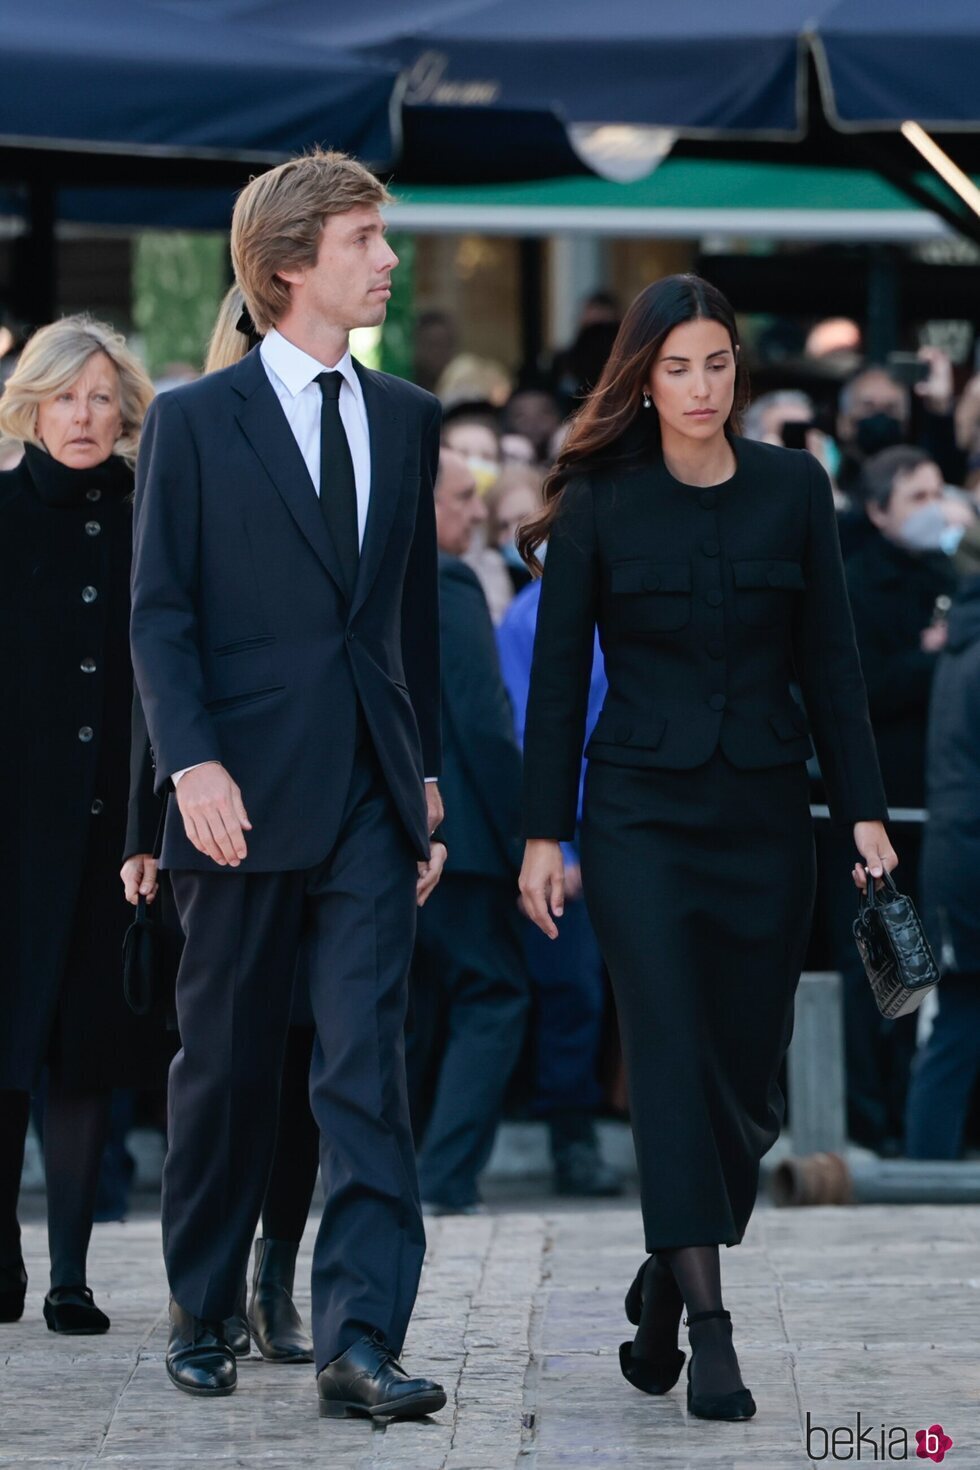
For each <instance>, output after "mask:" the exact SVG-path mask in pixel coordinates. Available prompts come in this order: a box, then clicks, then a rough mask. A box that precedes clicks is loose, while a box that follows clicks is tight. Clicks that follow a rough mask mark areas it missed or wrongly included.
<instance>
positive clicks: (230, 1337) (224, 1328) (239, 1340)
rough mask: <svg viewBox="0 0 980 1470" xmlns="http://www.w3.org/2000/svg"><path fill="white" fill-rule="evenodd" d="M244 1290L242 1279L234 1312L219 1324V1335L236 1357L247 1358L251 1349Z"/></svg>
mask: <svg viewBox="0 0 980 1470" xmlns="http://www.w3.org/2000/svg"><path fill="white" fill-rule="evenodd" d="M245 1290H246V1287H245V1282H244V1281H243V1282H242V1284H241V1286H240V1287H239V1288H238V1300H237V1302H236V1303H235V1310H234V1312H232V1314H231V1316H230V1317H226V1318H225V1320H224V1321H223V1322H222V1324H221V1336H222V1337H223V1338H224V1340H225V1342H226V1343H227V1344H228V1346H229V1347H230V1348H231V1350H232V1352H233V1353H234V1354H235V1357H236V1358H247V1357H249V1355H250V1354H251V1351H252V1334H251V1332H250V1331H249V1326H248V1313H247V1311H246V1309H245Z"/></svg>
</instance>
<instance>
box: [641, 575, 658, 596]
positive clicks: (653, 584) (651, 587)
mask: <svg viewBox="0 0 980 1470" xmlns="http://www.w3.org/2000/svg"><path fill="white" fill-rule="evenodd" d="M659 586H660V578H659V577H658V576H657V574H656V572H649V573H648V574H647V576H645V577H644V578H643V590H644V592H656V590H657V588H658V587H659Z"/></svg>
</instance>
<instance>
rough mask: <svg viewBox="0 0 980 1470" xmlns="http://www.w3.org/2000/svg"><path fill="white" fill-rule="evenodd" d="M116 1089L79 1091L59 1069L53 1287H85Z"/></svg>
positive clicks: (54, 1112) (51, 1205)
mask: <svg viewBox="0 0 980 1470" xmlns="http://www.w3.org/2000/svg"><path fill="white" fill-rule="evenodd" d="M111 1102H112V1093H111V1092H110V1091H106V1092H77V1091H74V1090H73V1089H71V1088H69V1087H66V1086H65V1085H64V1083H63V1082H62V1081H61V1079H60V1078H59V1077H58V1076H57V1074H56V1073H55V1072H52V1074H51V1077H50V1080H49V1082H48V1093H47V1099H46V1101H45V1107H44V1179H45V1184H46V1186H47V1191H48V1250H49V1252H50V1255H51V1286H52V1288H54V1287H56V1286H84V1285H85V1261H86V1257H87V1256H88V1243H89V1238H90V1236H91V1234H92V1214H93V1212H94V1210H95V1192H96V1189H97V1188H98V1183H99V1166H100V1164H101V1162H102V1154H103V1151H104V1149H105V1143H106V1138H107V1136H108V1133H109V1110H110V1105H111Z"/></svg>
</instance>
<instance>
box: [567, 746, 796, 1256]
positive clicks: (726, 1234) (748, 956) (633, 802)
mask: <svg viewBox="0 0 980 1470" xmlns="http://www.w3.org/2000/svg"><path fill="white" fill-rule="evenodd" d="M581 858H582V879H583V886H584V892H585V899H586V903H587V905H588V909H589V913H590V915H591V917H592V922H593V924H594V926H595V930H596V934H597V935H598V938H599V944H600V946H601V949H602V953H603V957H604V959H605V961H606V966H607V968H608V970H609V974H610V977H611V979H612V985H613V990H614V993H615V997H616V1005H617V1008H618V1012H619V1025H620V1031H621V1034H622V1041H623V1052H624V1057H625V1061H626V1069H627V1078H628V1085H629V1098H630V1114H631V1118H632V1125H633V1136H634V1140H635V1143H636V1153H637V1163H638V1168H639V1176H640V1192H641V1202H642V1210H643V1224H644V1231H645V1236H646V1248H647V1250H648V1251H649V1252H653V1251H656V1250H665V1249H669V1248H671V1247H676V1246H685V1245H710V1244H719V1245H720V1244H724V1245H737V1244H738V1242H739V1241H740V1240H741V1239H742V1236H743V1234H744V1232H745V1227H746V1225H747V1224H748V1221H749V1216H750V1215H751V1213H752V1208H753V1206H754V1204H755V1198H756V1192H757V1189H758V1182H759V1161H760V1159H761V1158H762V1156H763V1155H764V1154H765V1153H766V1152H767V1150H768V1149H770V1148H771V1147H772V1145H773V1143H774V1142H775V1141H776V1138H777V1136H778V1134H779V1129H780V1126H781V1124H782V1120H783V1114H784V1106H785V1105H784V1099H783V1095H782V1092H781V1089H780V1086H779V1070H780V1064H781V1062H782V1060H783V1057H784V1056H785V1053H786V1049H787V1047H788V1045H789V1041H790V1036H791V1033H792V1028H793V998H794V994H795V991H796V986H797V983H798V981H799V976H800V970H801V969H802V966H803V961H804V956H805V952H806V945H807V937H808V934H809V929H810V920H811V916H812V912H813V899H814V889H815V881H816V880H815V872H816V869H815V860H814V846H813V830H812V823H811V818H810V812H809V793H808V784H807V776H806V769H805V767H804V766H803V765H791V766H778V767H774V768H771V769H767V770H761V771H742V770H736V769H735V767H734V766H732V765H730V764H729V762H728V761H727V760H726V759H725V757H724V756H723V755H721V754H720V753H716V754H715V755H714V756H713V757H712V759H711V760H710V761H709V762H708V763H707V764H706V765H704V766H701V767H699V768H697V769H696V770H691V771H668V770H654V769H637V768H635V767H624V766H613V765H606V764H600V763H598V762H595V761H593V762H590V765H589V768H588V772H587V777H586V790H585V807H584V814H583V826H582V844H581Z"/></svg>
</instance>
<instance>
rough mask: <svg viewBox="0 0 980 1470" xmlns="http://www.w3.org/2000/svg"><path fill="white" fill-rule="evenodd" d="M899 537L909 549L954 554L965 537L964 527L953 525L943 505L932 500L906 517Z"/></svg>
mask: <svg viewBox="0 0 980 1470" xmlns="http://www.w3.org/2000/svg"><path fill="white" fill-rule="evenodd" d="M898 539H899V540H900V541H901V543H902V545H903V546H905V547H907V548H908V550H909V551H944V552H945V553H946V555H947V556H952V555H953V552H954V551H955V550H956V548H957V547H958V546H959V544H960V542H961V541H962V539H963V527H962V526H951V525H950V524H949V522H948V521H947V519H946V516H945V514H944V512H943V508H942V506H941V505H939V504H938V503H937V502H936V501H932V503H931V504H929V505H923V506H922V507H921V509H919V510H914V511H913V512H912V514H911V515H910V516H907V517H906V519H905V520H904V521H903V522H902V525H901V527H900V528H899V531H898Z"/></svg>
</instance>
